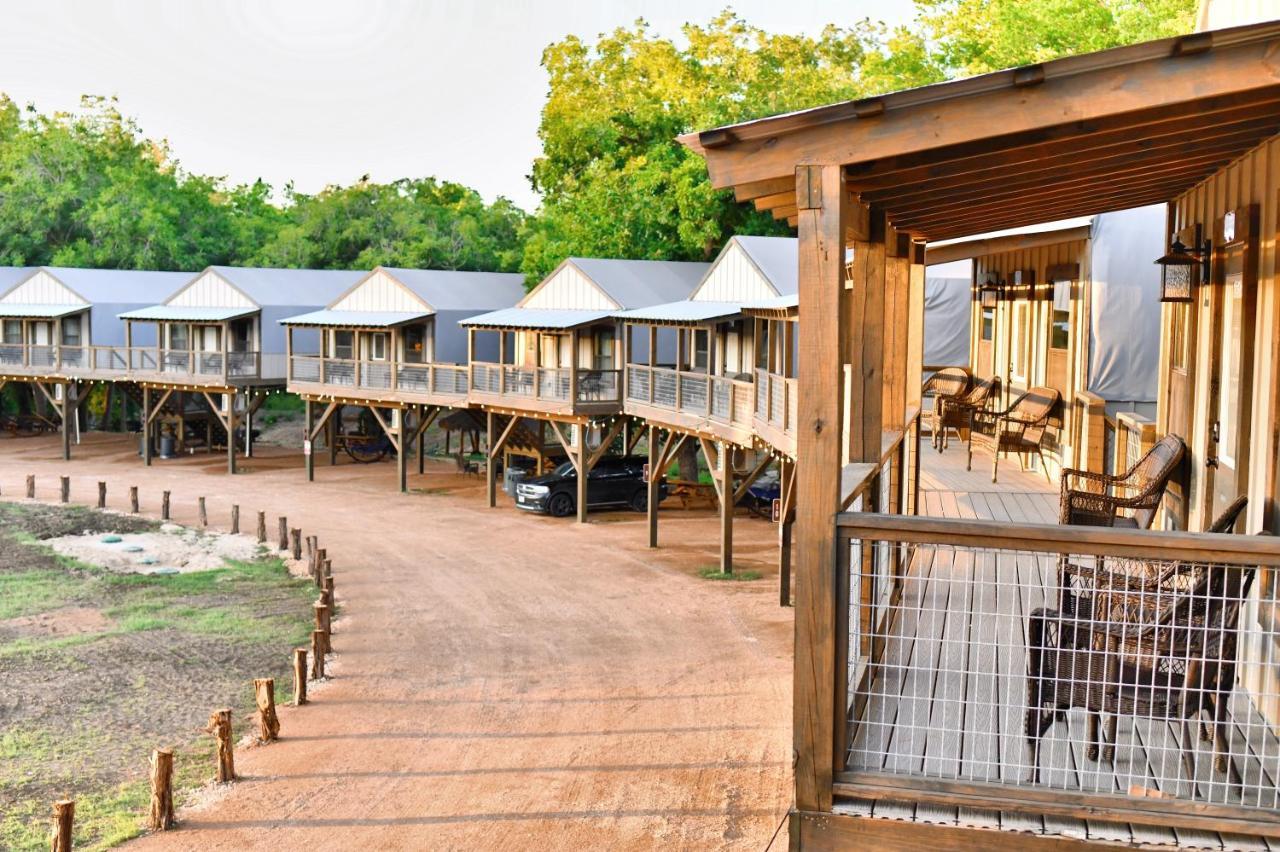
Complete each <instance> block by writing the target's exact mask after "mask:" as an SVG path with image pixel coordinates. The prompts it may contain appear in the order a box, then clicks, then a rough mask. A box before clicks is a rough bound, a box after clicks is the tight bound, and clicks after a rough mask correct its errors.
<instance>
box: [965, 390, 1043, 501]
mask: <svg viewBox="0 0 1280 852" xmlns="http://www.w3.org/2000/svg"><path fill="white" fill-rule="evenodd" d="M1061 399H1062V395H1061V394H1060V393H1058V392H1057V391H1056V390H1054V389H1053V388H1046V387H1036V388H1031V390H1029V391H1027V392H1025V393H1023V394H1022V395H1021V396H1019V397H1018V398H1017V399H1015V400H1014V401H1013V404H1012V405H1010V406H1009V407H1008V408H1006V409H1005V410H1004V411H982V410H979V411H974V412H973V417H972V418H971V419H970V426H969V457H968V460H967V463H966V469H967V470H973V445H974V444H975V443H978V444H981V445H983V446H986V447H989V448H990V449H991V457H992V461H991V481H992V482H995V481H996V478H997V476H998V475H999V472H1000V454H1001V453H1017V454H1018V461H1019V463H1020V464H1021V463H1022V457H1023V455H1025V454H1027V453H1035V454H1036V455H1037V456H1038V457H1039V459H1040V468H1041V469H1042V470H1043V471H1044V476H1045V479H1048V478H1049V468H1048V467H1047V466H1046V465H1045V463H1044V450H1043V448H1042V446H1041V445H1042V444H1043V442H1044V433H1045V429H1046V428H1048V426H1049V418H1050V417H1051V416H1052V415H1053V412H1054V410H1055V409H1056V408H1057V407H1058V402H1059V400H1061ZM1024 469H1025V466H1024Z"/></svg>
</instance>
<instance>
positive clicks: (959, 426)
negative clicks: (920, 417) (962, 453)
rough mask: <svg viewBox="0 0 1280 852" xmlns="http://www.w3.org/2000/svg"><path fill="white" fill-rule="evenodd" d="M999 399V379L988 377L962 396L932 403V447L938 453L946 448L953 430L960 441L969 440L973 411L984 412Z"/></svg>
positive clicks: (997, 377)
mask: <svg viewBox="0 0 1280 852" xmlns="http://www.w3.org/2000/svg"><path fill="white" fill-rule="evenodd" d="M999 398H1000V377H999V376H989V377H988V378H985V379H980V380H979V381H977V382H976V383H975V384H974V385H973V387H972V388H971V389H970V390H969V392H968V393H966V394H963V395H962V396H956V397H947V398H943V399H938V400H936V401H935V402H934V403H933V427H932V430H931V431H932V432H933V436H934V444H933V445H934V446H935V447H937V449H938V452H942V451H944V450H945V449H946V448H947V444H948V437H949V431H950V430H953V429H954V430H955V432H956V434H957V435H958V436H959V437H960V440H962V441H967V440H968V439H969V422H970V420H972V418H973V413H974V412H975V411H986V410H987V409H989V408H990V407H991V404H992V403H993V402H995V401H996V400H997V399H999Z"/></svg>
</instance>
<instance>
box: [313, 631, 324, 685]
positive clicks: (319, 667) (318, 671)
mask: <svg viewBox="0 0 1280 852" xmlns="http://www.w3.org/2000/svg"><path fill="white" fill-rule="evenodd" d="M323 677H324V634H323V633H321V632H320V631H319V630H312V631H311V679H312V680H320V679H321V678H323Z"/></svg>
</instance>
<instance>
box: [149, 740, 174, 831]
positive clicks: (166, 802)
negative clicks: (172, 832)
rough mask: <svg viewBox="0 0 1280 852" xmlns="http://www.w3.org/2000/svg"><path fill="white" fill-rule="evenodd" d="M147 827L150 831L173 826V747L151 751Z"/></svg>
mask: <svg viewBox="0 0 1280 852" xmlns="http://www.w3.org/2000/svg"><path fill="white" fill-rule="evenodd" d="M147 827H148V828H150V829H151V830H152V831H168V830H169V829H171V828H173V749H168V748H158V749H156V750H155V751H154V752H152V753H151V812H150V814H149V815H148V817H147Z"/></svg>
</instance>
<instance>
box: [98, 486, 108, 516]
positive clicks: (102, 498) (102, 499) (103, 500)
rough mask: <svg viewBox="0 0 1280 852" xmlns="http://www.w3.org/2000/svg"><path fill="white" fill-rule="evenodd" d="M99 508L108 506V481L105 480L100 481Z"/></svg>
mask: <svg viewBox="0 0 1280 852" xmlns="http://www.w3.org/2000/svg"><path fill="white" fill-rule="evenodd" d="M98 508H99V509H105V508H107V483H105V482H99V483H98Z"/></svg>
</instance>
